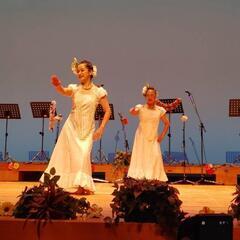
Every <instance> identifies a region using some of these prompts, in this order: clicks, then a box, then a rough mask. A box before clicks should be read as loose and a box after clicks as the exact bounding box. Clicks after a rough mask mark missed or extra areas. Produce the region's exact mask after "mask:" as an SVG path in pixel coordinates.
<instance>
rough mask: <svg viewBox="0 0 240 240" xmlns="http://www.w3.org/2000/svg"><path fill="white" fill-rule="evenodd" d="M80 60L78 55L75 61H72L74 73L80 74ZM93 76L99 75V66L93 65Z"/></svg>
mask: <svg viewBox="0 0 240 240" xmlns="http://www.w3.org/2000/svg"><path fill="white" fill-rule="evenodd" d="M79 64H80V63H79V61H78V59H77V58H76V57H74V58H73V61H72V63H71V70H72V72H73V74H75V75H78V65H79ZM92 76H93V77H94V78H95V77H96V76H97V67H96V66H95V65H93V74H92Z"/></svg>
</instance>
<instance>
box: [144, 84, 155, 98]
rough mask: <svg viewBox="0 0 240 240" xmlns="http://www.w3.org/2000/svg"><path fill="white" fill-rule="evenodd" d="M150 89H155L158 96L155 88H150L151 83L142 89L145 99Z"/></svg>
mask: <svg viewBox="0 0 240 240" xmlns="http://www.w3.org/2000/svg"><path fill="white" fill-rule="evenodd" d="M148 89H153V90H154V91H155V92H156V96H157V95H158V92H157V90H156V89H155V88H154V87H152V86H150V85H149V83H147V84H146V85H145V86H144V87H143V89H142V95H143V96H144V97H146V95H147V91H148Z"/></svg>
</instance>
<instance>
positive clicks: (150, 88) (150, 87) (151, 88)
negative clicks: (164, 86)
mask: <svg viewBox="0 0 240 240" xmlns="http://www.w3.org/2000/svg"><path fill="white" fill-rule="evenodd" d="M148 90H153V91H154V92H155V94H156V95H157V90H156V89H155V88H154V87H152V86H149V87H147V91H146V93H145V95H144V97H146V96H147V92H148Z"/></svg>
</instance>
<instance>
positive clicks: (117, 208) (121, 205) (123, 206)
mask: <svg viewBox="0 0 240 240" xmlns="http://www.w3.org/2000/svg"><path fill="white" fill-rule="evenodd" d="M178 194H179V192H178V190H177V189H176V188H174V187H172V186H170V185H169V184H167V183H165V182H161V181H158V180H146V179H143V180H135V179H132V178H125V179H124V182H123V184H122V185H118V184H115V190H114V192H113V195H114V198H113V200H112V203H111V208H112V212H113V217H114V221H115V222H119V221H120V219H123V220H124V221H126V222H151V223H157V224H158V225H159V226H160V229H161V232H162V233H168V234H169V233H173V234H174V235H175V234H176V232H177V228H178V226H179V225H180V223H181V221H182V220H183V219H184V217H185V214H186V213H184V212H183V211H182V210H181V204H182V201H181V200H180V199H179V198H178Z"/></svg>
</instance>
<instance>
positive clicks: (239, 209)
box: [228, 185, 240, 221]
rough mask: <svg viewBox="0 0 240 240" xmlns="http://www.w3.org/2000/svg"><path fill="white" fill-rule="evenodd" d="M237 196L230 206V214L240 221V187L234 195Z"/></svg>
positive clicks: (237, 186)
mask: <svg viewBox="0 0 240 240" xmlns="http://www.w3.org/2000/svg"><path fill="white" fill-rule="evenodd" d="M233 195H234V196H235V197H234V199H233V200H232V202H231V205H230V206H229V211H228V213H229V214H231V215H232V216H233V218H236V219H237V220H238V221H240V185H236V191H235V192H234V193H233Z"/></svg>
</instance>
